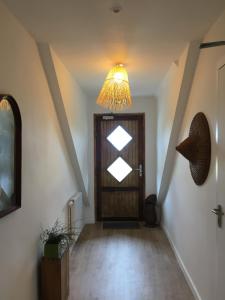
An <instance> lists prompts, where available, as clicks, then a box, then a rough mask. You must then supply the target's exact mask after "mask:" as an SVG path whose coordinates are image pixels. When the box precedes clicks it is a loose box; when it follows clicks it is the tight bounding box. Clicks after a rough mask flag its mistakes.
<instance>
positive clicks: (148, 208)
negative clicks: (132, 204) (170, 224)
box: [144, 194, 158, 227]
mask: <svg viewBox="0 0 225 300" xmlns="http://www.w3.org/2000/svg"><path fill="white" fill-rule="evenodd" d="M156 202H157V197H156V195H155V194H152V195H149V196H148V197H147V198H146V199H145V202H144V220H145V226H147V227H157V226H158V224H157V214H156Z"/></svg>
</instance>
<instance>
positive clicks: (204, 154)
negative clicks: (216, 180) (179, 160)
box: [176, 112, 211, 185]
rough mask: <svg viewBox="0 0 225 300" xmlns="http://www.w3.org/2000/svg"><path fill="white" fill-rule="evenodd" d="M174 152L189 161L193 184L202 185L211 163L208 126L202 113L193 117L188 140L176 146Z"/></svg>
mask: <svg viewBox="0 0 225 300" xmlns="http://www.w3.org/2000/svg"><path fill="white" fill-rule="evenodd" d="M176 150H177V151H178V152H179V153H181V154H182V155H183V156H184V157H185V158H186V159H188V160H189V162H190V170H191V175H192V178H193V180H194V182H195V183H196V184H197V185H202V184H203V183H204V182H205V180H206V178H207V176H208V174H209V168H210V161H211V139H210V131H209V124H208V121H207V119H206V117H205V115H204V114H203V113H202V112H199V113H197V114H196V115H195V117H194V118H193V120H192V122H191V127H190V131H189V136H188V138H186V139H185V140H184V141H183V142H182V143H181V144H180V145H178V146H177V147H176Z"/></svg>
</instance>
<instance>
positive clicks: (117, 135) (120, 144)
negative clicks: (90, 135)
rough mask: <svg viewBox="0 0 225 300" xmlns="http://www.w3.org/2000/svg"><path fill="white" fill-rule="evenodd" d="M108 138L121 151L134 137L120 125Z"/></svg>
mask: <svg viewBox="0 0 225 300" xmlns="http://www.w3.org/2000/svg"><path fill="white" fill-rule="evenodd" d="M107 140H108V141H109V142H110V143H111V144H112V145H113V146H114V147H115V148H116V149H117V150H119V151H121V150H122V149H123V148H124V147H125V146H126V145H127V144H128V143H129V142H130V141H131V140H132V137H131V136H130V135H129V133H127V132H126V131H125V130H124V129H123V128H122V127H121V126H120V125H119V126H117V127H116V129H114V130H113V132H112V133H110V135H109V136H108V137H107Z"/></svg>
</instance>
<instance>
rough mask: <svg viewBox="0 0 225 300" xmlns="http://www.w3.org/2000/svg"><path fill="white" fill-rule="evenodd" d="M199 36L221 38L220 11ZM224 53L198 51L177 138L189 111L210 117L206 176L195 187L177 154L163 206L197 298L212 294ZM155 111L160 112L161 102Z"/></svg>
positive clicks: (224, 25) (224, 27)
mask: <svg viewBox="0 0 225 300" xmlns="http://www.w3.org/2000/svg"><path fill="white" fill-rule="evenodd" d="M204 40H205V41H217V40H225V13H224V14H223V15H222V16H221V18H220V19H219V20H218V21H217V22H216V23H215V24H214V26H213V27H212V28H211V30H210V31H209V33H208V34H207V35H206V37H205V39H204ZM224 55H225V47H218V48H209V49H204V50H201V53H200V57H199V61H198V65H197V70H196V73H195V77H194V82H193V86H192V89H191V94H190V97H189V101H188V105H187V109H186V113H185V117H184V120H183V125H182V128H181V132H180V138H179V141H182V140H183V139H185V138H186V137H187V136H188V132H189V127H190V123H191V120H192V119H193V117H194V115H195V114H196V113H197V112H199V111H202V112H204V113H205V115H206V116H207V119H208V121H209V126H210V131H211V138H212V163H211V169H210V173H209V176H208V179H207V181H206V182H205V184H204V185H203V186H200V187H198V186H196V185H195V184H194V182H193V180H192V178H191V175H190V170H189V164H188V162H187V160H185V159H184V158H183V157H182V156H181V155H179V154H177V156H176V162H175V168H174V172H173V176H172V180H171V184H170V188H169V191H168V194H167V197H166V200H165V203H164V206H163V226H164V228H165V230H166V231H167V234H168V236H169V238H170V240H171V242H172V243H173V245H174V247H175V249H176V251H177V254H178V256H179V257H180V259H181V261H182V263H183V266H184V268H185V270H186V272H187V274H188V275H189V276H190V277H189V279H190V280H191V281H192V283H193V287H194V289H195V293H196V296H198V297H199V299H200V298H201V299H202V300H212V299H215V298H214V291H215V281H216V276H215V258H216V226H217V225H216V218H215V216H213V215H212V214H211V212H210V211H211V209H212V208H214V206H215V201H216V176H215V130H216V121H217V115H216V109H217V90H216V67H217V63H218V61H219V60H220V58H221V57H222V56H224ZM168 84H169V83H168ZM168 101H169V102H168V103H167V106H168V107H170V106H171V107H172V108H170V109H173V110H174V105H176V104H175V103H173V101H172V100H171V99H168ZM158 113H159V115H160V114H161V113H163V114H165V112H162V109H160V107H159V112H158ZM164 118H165V119H166V118H168V119H169V120H170V121H169V122H168V124H169V123H170V122H172V121H173V120H172V117H171V114H170V113H169V111H167V112H166V115H165V117H164ZM158 138H159V140H158V141H159V143H162V145H163V143H164V142H165V141H163V140H162V141H161V140H160V136H158ZM165 143H166V142H165ZM174 151H175V150H174Z"/></svg>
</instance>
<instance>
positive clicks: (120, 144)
mask: <svg viewBox="0 0 225 300" xmlns="http://www.w3.org/2000/svg"><path fill="white" fill-rule="evenodd" d="M144 153H145V145H144V114H113V115H95V175H96V176H95V187H96V189H95V190H96V212H97V219H98V220H139V219H141V218H142V210H143V199H144V182H145V180H144V179H145V174H144Z"/></svg>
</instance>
